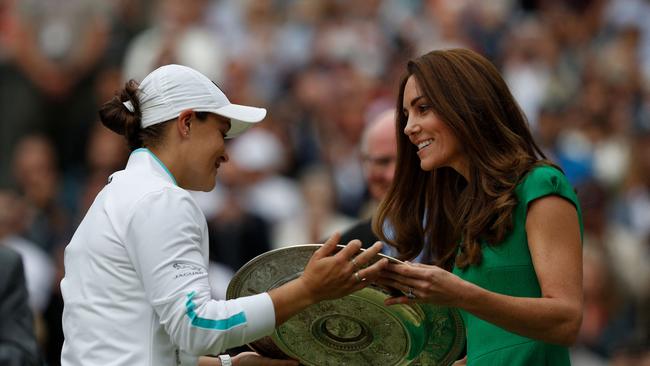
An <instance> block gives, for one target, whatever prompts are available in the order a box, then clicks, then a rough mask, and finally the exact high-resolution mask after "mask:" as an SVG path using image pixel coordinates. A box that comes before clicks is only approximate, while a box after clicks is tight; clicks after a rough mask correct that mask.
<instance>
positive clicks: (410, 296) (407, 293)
mask: <svg viewBox="0 0 650 366" xmlns="http://www.w3.org/2000/svg"><path fill="white" fill-rule="evenodd" d="M406 297H408V298H409V299H411V300H413V299H415V294H414V293H413V287H409V288H408V291H406Z"/></svg>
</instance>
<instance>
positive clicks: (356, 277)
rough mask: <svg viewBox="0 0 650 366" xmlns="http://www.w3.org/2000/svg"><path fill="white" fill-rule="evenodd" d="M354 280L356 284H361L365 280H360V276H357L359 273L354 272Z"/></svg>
mask: <svg viewBox="0 0 650 366" xmlns="http://www.w3.org/2000/svg"><path fill="white" fill-rule="evenodd" d="M354 279H355V280H357V282H363V281H365V280H366V279H365V278H361V276H359V271H356V272H354Z"/></svg>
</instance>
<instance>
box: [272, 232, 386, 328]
mask: <svg viewBox="0 0 650 366" xmlns="http://www.w3.org/2000/svg"><path fill="white" fill-rule="evenodd" d="M339 240H341V236H340V235H339V234H338V233H336V234H334V235H332V237H330V238H329V239H328V240H327V241H326V242H325V244H323V246H322V247H320V248H319V249H318V250H317V251H316V252H314V254H313V255H312V256H311V258H310V259H309V262H308V263H307V266H305V270H304V272H303V273H302V275H301V276H300V277H298V278H297V279H295V280H293V281H290V282H288V283H286V284H284V285H282V286H280V287H277V288H274V289H272V290H270V291H269V292H268V293H269V296H270V297H271V301H273V307H274V309H275V325H276V326H278V325H280V324H282V323H284V322H285V321H286V320H287V319H289V318H290V317H292V316H294V315H295V314H296V313H298V312H300V311H302V310H303V309H305V308H306V307H308V306H310V305H312V304H315V303H317V302H320V301H323V300H329V299H336V298H339V297H343V296H346V295H348V294H351V293H353V292H355V291H358V290H361V289H362V288H364V287H366V286H368V285H369V284H370V283H372V282H374V281H375V280H377V279H378V278H379V273H380V272H381V271H382V270H383V269H384V268H385V267H386V266H387V265H388V259H386V258H383V259H381V260H379V261H377V262H375V263H374V264H372V265H370V266H368V267H366V268H364V267H365V266H366V265H367V264H368V262H369V261H370V260H371V259H372V257H374V256H375V255H377V253H379V251H380V250H381V243H379V242H378V243H375V245H373V246H372V247H370V248H369V249H367V250H365V251H363V252H361V251H360V248H361V243H360V242H359V240H352V241H351V242H350V243H348V245H346V246H345V248H343V249H341V250H340V251H339V252H338V253H337V252H336V251H337V247H336V245H337V243H338V242H339Z"/></svg>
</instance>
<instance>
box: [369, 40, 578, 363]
mask: <svg viewBox="0 0 650 366" xmlns="http://www.w3.org/2000/svg"><path fill="white" fill-rule="evenodd" d="M397 105H398V110H399V111H401V113H398V117H397V121H396V123H397V127H398V135H399V136H398V164H397V170H396V173H395V180H394V182H393V185H392V187H391V189H390V192H389V193H388V195H387V197H386V198H385V199H384V201H383V202H382V204H381V206H380V208H379V210H378V212H377V215H376V216H375V218H374V219H373V228H374V230H375V232H376V233H377V234H378V235H379V236H380V238H381V239H382V240H385V241H386V242H388V243H389V244H392V245H393V246H395V247H397V248H398V250H399V253H400V257H401V258H402V259H406V260H408V259H412V258H414V257H415V256H416V255H417V254H418V253H420V251H421V250H423V248H424V250H428V251H429V254H430V255H431V258H436V261H435V262H434V264H432V265H426V264H408V263H407V264H405V265H391V266H390V267H389V269H388V271H385V272H384V275H383V277H382V279H381V282H382V283H383V284H385V285H388V286H392V287H395V288H397V289H400V290H402V291H404V293H407V294H408V296H404V297H396V298H391V299H388V300H387V301H386V303H387V305H391V304H395V303H407V302H427V303H432V304H437V305H442V306H451V307H456V308H458V309H460V311H461V314H462V317H463V321H464V322H465V327H466V332H467V356H466V358H465V359H463V360H461V361H459V362H457V364H465V363H466V364H468V365H568V364H570V361H569V355H568V348H567V347H568V346H569V345H571V344H572V343H573V342H574V341H575V339H576V336H577V333H578V329H579V328H580V323H581V321H582V218H581V213H580V207H579V205H578V201H577V198H576V195H575V192H574V190H573V188H572V187H571V185H570V184H569V183H568V181H567V180H566V177H565V176H564V174H563V173H562V172H561V170H559V169H558V168H557V167H555V166H554V165H553V164H552V163H551V162H549V161H548V160H546V158H545V157H544V154H543V153H542V152H541V151H540V149H539V148H538V147H537V145H536V144H535V142H534V141H533V138H532V136H531V133H530V131H529V129H528V126H527V123H526V120H525V117H524V115H523V113H522V112H521V110H520V108H519V107H518V105H517V103H516V102H515V100H514V98H513V97H512V95H511V93H510V91H509V90H508V87H507V86H506V83H505V82H504V80H503V79H502V77H501V76H500V75H499V73H498V71H497V70H496V68H495V67H494V66H493V65H492V64H491V63H490V62H489V61H488V60H486V59H485V58H483V57H482V56H480V55H478V54H477V53H475V52H472V51H469V50H463V49H454V50H444V51H433V52H430V53H428V54H426V55H423V56H421V57H419V58H416V59H414V60H412V61H411V62H409V64H408V67H407V73H406V75H405V76H404V78H403V80H402V83H401V84H400V89H399V96H398V102H397ZM423 223H424V225H423ZM386 227H390V228H391V230H383V228H386ZM388 231H390V233H388Z"/></svg>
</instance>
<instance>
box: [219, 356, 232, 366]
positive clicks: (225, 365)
mask: <svg viewBox="0 0 650 366" xmlns="http://www.w3.org/2000/svg"><path fill="white" fill-rule="evenodd" d="M219 360H220V361H221V366H232V359H231V358H230V355H219Z"/></svg>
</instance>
